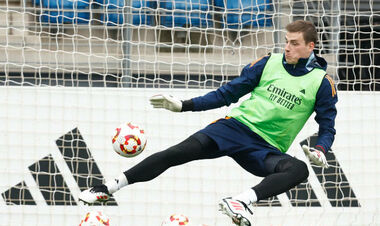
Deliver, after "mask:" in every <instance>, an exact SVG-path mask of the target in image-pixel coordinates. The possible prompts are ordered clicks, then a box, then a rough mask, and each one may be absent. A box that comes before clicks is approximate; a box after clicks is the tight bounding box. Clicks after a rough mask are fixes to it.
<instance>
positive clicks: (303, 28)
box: [286, 20, 318, 44]
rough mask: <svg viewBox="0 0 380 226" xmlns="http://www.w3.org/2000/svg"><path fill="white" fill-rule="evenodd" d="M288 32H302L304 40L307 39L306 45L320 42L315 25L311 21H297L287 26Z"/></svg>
mask: <svg viewBox="0 0 380 226" xmlns="http://www.w3.org/2000/svg"><path fill="white" fill-rule="evenodd" d="M286 30H287V31H288V32H302V33H303V39H305V42H306V44H307V43H309V42H314V43H315V44H316V43H317V42H318V33H317V29H316V28H315V26H314V24H313V23H311V22H309V21H304V20H296V21H294V22H292V23H290V24H288V25H287V26H286Z"/></svg>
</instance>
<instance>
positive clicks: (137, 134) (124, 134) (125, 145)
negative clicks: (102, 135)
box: [112, 122, 146, 158]
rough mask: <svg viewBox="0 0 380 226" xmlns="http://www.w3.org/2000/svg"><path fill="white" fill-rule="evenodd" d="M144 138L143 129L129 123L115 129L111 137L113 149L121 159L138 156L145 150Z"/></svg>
mask: <svg viewBox="0 0 380 226" xmlns="http://www.w3.org/2000/svg"><path fill="white" fill-rule="evenodd" d="M145 145H146V136H145V132H144V130H143V129H141V128H140V127H139V126H137V125H134V124H132V123H130V122H128V123H123V124H121V125H120V126H118V127H117V128H116V131H115V135H114V136H113V137H112V146H113V149H114V150H115V151H116V153H118V154H119V155H121V156H123V157H127V158H130V157H134V156H136V155H139V154H140V153H141V152H142V151H143V150H144V148H145Z"/></svg>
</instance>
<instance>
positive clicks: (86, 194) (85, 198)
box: [79, 184, 111, 204]
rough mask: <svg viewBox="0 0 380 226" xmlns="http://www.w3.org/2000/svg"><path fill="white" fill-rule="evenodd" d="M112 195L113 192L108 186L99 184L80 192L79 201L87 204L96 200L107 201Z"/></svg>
mask: <svg viewBox="0 0 380 226" xmlns="http://www.w3.org/2000/svg"><path fill="white" fill-rule="evenodd" d="M110 197H111V194H110V193H109V192H108V189H107V187H106V186H105V185H104V184H102V185H97V186H94V187H91V188H89V189H87V190H84V191H83V192H81V193H80V194H79V201H82V202H84V203H86V204H92V203H95V202H104V203H105V202H107V201H108V200H109V199H110Z"/></svg>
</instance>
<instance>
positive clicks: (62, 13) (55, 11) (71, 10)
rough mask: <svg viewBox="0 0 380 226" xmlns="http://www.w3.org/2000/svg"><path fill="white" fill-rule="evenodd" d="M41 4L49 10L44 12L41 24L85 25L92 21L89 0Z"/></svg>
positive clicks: (52, 0) (54, 0)
mask: <svg viewBox="0 0 380 226" xmlns="http://www.w3.org/2000/svg"><path fill="white" fill-rule="evenodd" d="M41 2H42V7H43V8H46V9H48V10H43V11H42V13H41V15H40V21H41V22H47V23H59V24H60V23H73V24H84V23H89V21H90V12H89V10H88V9H89V5H90V4H89V0H78V1H70V0H41ZM38 3H39V2H38ZM36 4H37V1H36ZM86 9H87V10H86ZM81 10H82V11H83V12H81ZM86 11H88V12H86Z"/></svg>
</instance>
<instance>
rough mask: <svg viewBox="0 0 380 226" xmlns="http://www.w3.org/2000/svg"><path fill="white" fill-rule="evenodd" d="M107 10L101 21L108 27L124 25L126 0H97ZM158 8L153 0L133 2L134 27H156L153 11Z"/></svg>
mask: <svg viewBox="0 0 380 226" xmlns="http://www.w3.org/2000/svg"><path fill="white" fill-rule="evenodd" d="M95 1H96V2H98V3H100V4H101V6H102V7H104V8H105V12H106V13H104V14H101V18H100V20H101V21H103V22H104V23H106V24H107V25H108V26H116V25H118V24H123V23H124V22H125V20H124V13H127V11H126V10H127V9H126V7H124V6H125V3H124V0H104V1H103V0H95ZM155 8H157V3H156V1H152V0H150V1H149V0H133V1H132V15H133V18H132V23H133V25H149V26H152V25H154V14H153V13H154V12H153V9H155Z"/></svg>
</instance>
